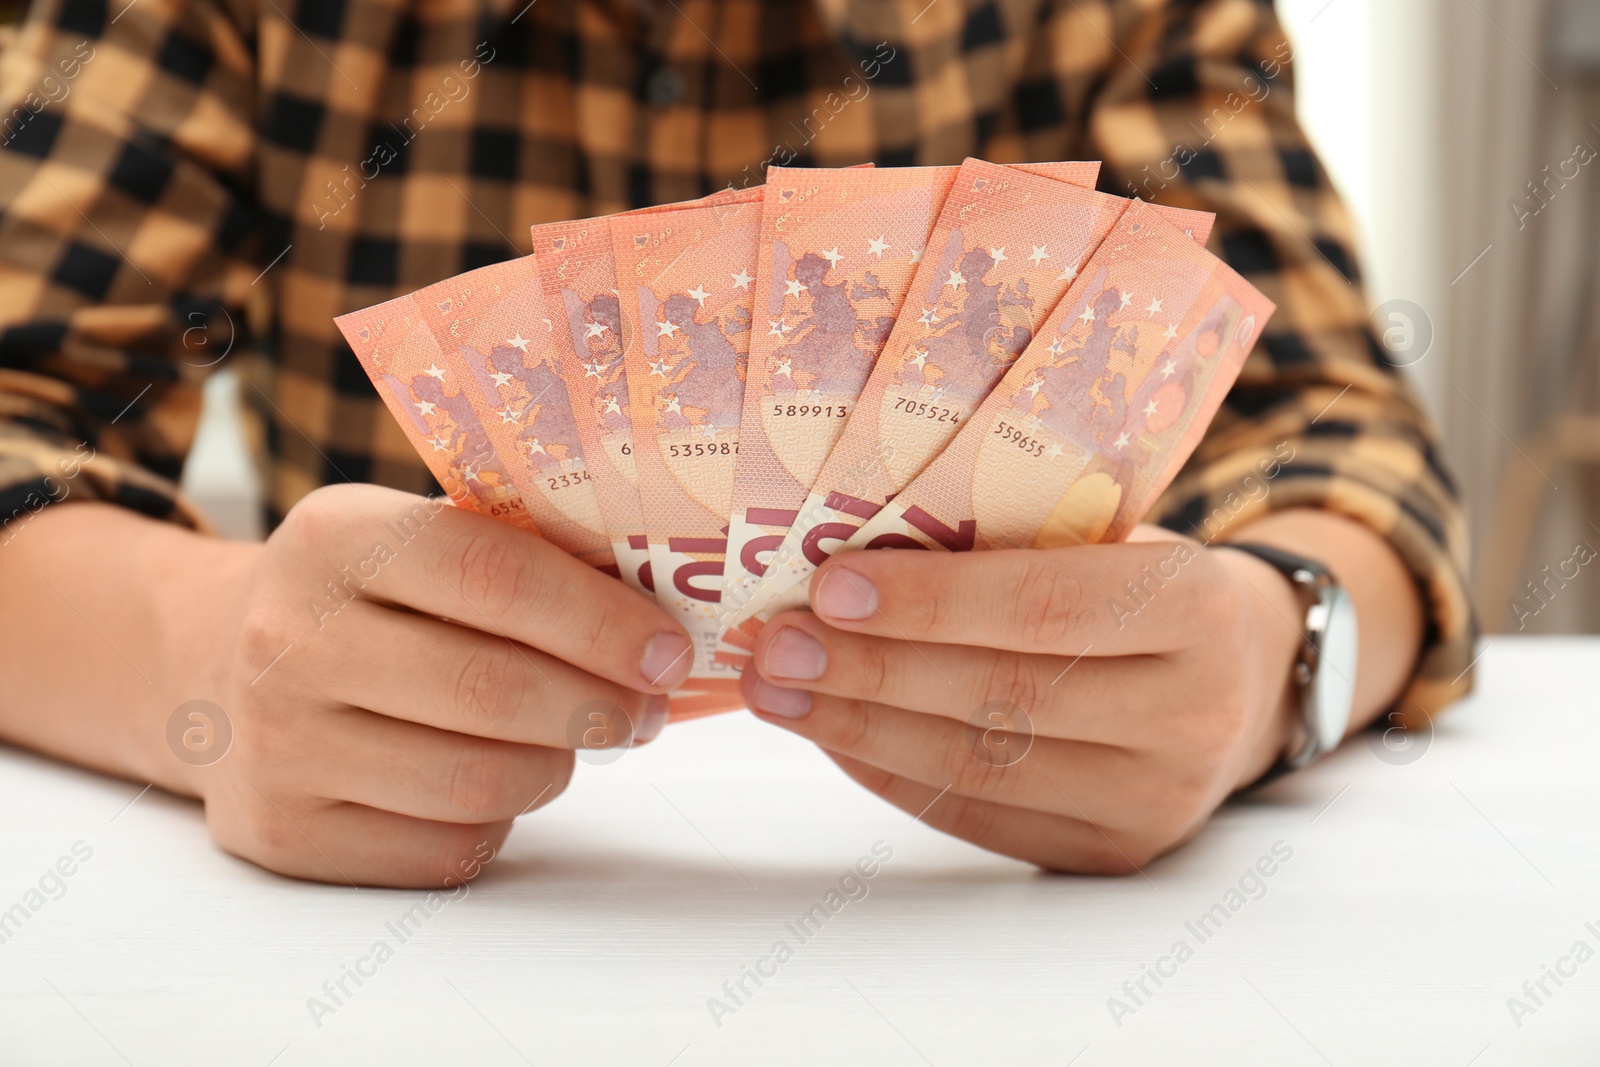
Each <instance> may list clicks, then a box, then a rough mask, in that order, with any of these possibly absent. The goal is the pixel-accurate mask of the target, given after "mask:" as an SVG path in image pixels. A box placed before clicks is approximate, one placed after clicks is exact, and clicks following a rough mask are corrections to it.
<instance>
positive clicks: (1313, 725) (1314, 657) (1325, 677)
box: [1227, 542, 1356, 781]
mask: <svg viewBox="0 0 1600 1067" xmlns="http://www.w3.org/2000/svg"><path fill="white" fill-rule="evenodd" d="M1227 547H1228V548H1235V549H1238V550H1239V551H1240V552H1248V553H1249V554H1250V555H1252V556H1255V557H1256V558H1257V559H1259V560H1262V561H1263V562H1265V563H1267V564H1268V565H1270V566H1272V567H1274V568H1276V569H1277V570H1278V572H1279V573H1281V574H1282V575H1283V576H1284V577H1285V578H1287V579H1289V581H1290V582H1291V583H1292V584H1293V585H1294V587H1295V591H1296V592H1297V593H1298V594H1299V596H1300V606H1301V608H1302V609H1303V610H1304V612H1305V622H1304V625H1303V630H1302V633H1303V636H1304V640H1302V641H1301V642H1300V656H1299V658H1298V659H1297V660H1296V661H1295V665H1294V672H1293V675H1292V676H1291V681H1292V683H1293V685H1294V687H1295V693H1296V696H1297V698H1298V700H1299V703H1300V716H1301V719H1302V721H1303V722H1304V725H1305V740H1304V741H1303V742H1302V743H1300V745H1299V747H1298V748H1297V749H1296V750H1295V751H1293V752H1288V753H1285V754H1284V755H1283V757H1282V758H1280V759H1279V760H1278V763H1277V765H1276V766H1274V767H1273V768H1272V770H1270V771H1268V772H1267V774H1266V775H1265V776H1264V777H1263V778H1262V781H1270V780H1271V779H1273V778H1276V777H1278V776H1279V775H1283V774H1287V773H1288V772H1290V771H1297V770H1299V769H1300V768H1302V767H1305V766H1308V765H1309V764H1311V763H1314V762H1315V761H1316V760H1318V759H1320V758H1321V757H1322V756H1325V755H1327V754H1328V753H1329V752H1332V751H1333V750H1334V749H1336V748H1338V747H1339V743H1340V742H1341V741H1343V740H1344V734H1345V730H1347V729H1348V728H1349V726H1350V711H1351V707H1352V706H1353V704H1354V703H1355V688H1356V686H1355V683H1356V607H1355V604H1354V603H1352V602H1351V600H1350V594H1349V593H1347V592H1346V591H1345V588H1344V586H1342V585H1340V584H1339V583H1338V581H1337V580H1336V579H1335V578H1334V576H1333V572H1331V571H1330V570H1328V568H1327V567H1325V566H1323V565H1322V564H1321V563H1318V562H1317V561H1316V560H1312V559H1306V558H1305V557H1303V556H1297V555H1295V554H1294V553H1292V552H1285V551H1283V550H1282V549H1281V548H1272V547H1270V546H1268V545H1257V544H1251V543H1248V542H1230V543H1229V544H1228V545H1227Z"/></svg>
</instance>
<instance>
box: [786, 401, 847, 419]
mask: <svg viewBox="0 0 1600 1067" xmlns="http://www.w3.org/2000/svg"><path fill="white" fill-rule="evenodd" d="M772 414H773V417H774V418H791V419H793V418H823V419H842V418H844V417H845V416H846V415H848V414H850V405H849V404H774V405H772Z"/></svg>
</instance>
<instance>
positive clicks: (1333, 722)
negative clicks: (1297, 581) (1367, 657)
mask: <svg viewBox="0 0 1600 1067" xmlns="http://www.w3.org/2000/svg"><path fill="white" fill-rule="evenodd" d="M1326 606H1327V612H1328V615H1327V620H1328V621H1327V626H1326V627H1325V629H1324V630H1323V632H1322V657H1321V658H1322V663H1321V667H1320V669H1319V670H1318V671H1317V683H1316V685H1317V692H1316V700H1317V740H1318V741H1319V742H1320V743H1321V746H1322V750H1323V751H1324V752H1328V751H1332V750H1333V749H1334V748H1336V747H1338V745H1339V742H1341V741H1343V740H1344V732H1345V730H1346V729H1347V728H1348V727H1349V725H1350V709H1351V707H1352V705H1353V704H1354V703H1355V689H1356V608H1355V605H1354V604H1352V603H1351V602H1350V597H1349V596H1348V595H1347V594H1346V593H1345V591H1344V590H1343V589H1342V588H1339V587H1338V586H1334V587H1333V588H1331V589H1329V590H1328V596H1327V604H1326Z"/></svg>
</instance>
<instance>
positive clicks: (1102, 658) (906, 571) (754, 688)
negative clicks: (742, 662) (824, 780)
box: [744, 516, 1415, 874]
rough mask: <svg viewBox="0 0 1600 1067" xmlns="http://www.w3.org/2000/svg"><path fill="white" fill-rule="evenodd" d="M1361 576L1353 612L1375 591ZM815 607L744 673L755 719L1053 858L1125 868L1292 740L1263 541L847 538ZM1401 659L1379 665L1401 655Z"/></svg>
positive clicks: (909, 806) (958, 818)
mask: <svg viewBox="0 0 1600 1067" xmlns="http://www.w3.org/2000/svg"><path fill="white" fill-rule="evenodd" d="M1328 519H1329V521H1331V522H1333V523H1336V524H1339V526H1340V527H1348V528H1349V530H1350V531H1355V533H1353V534H1349V533H1348V531H1345V530H1336V532H1337V533H1339V534H1340V535H1341V536H1345V535H1347V534H1348V536H1359V537H1366V538H1370V539H1371V540H1372V541H1373V542H1375V543H1377V539H1376V537H1375V535H1372V534H1370V533H1369V532H1367V531H1365V530H1364V528H1358V527H1356V526H1355V525H1354V524H1353V523H1349V522H1348V521H1347V520H1342V519H1337V518H1334V517H1331V516H1330V517H1328ZM1313 521H1315V520H1313ZM1262 525H1263V528H1265V526H1266V524H1265V523H1263V524H1262ZM1290 525H1291V526H1292V525H1293V522H1291V523H1290ZM1252 532H1254V531H1252ZM1367 548H1371V546H1370V545H1363V550H1365V549H1367ZM1377 551H1386V549H1385V548H1384V547H1383V546H1382V545H1381V543H1378V548H1377ZM1308 554H1309V553H1308ZM1334 555H1339V556H1341V557H1348V556H1349V553H1348V552H1340V553H1334ZM1335 562H1336V563H1337V562H1338V561H1335ZM1389 563H1390V565H1391V566H1393V567H1396V568H1397V567H1398V561H1395V560H1392V559H1391V560H1390V561H1389ZM1376 569H1380V570H1381V568H1376ZM1341 576H1342V575H1341ZM1382 577H1384V578H1389V579H1391V580H1392V578H1393V576H1392V575H1391V574H1390V573H1389V572H1388V571H1383V572H1382ZM1396 584H1397V585H1399V586H1402V587H1403V586H1404V585H1405V584H1406V583H1405V581H1404V574H1403V572H1400V580H1399V581H1398V582H1397V583H1396ZM1354 592H1355V594H1356V596H1357V601H1358V608H1359V607H1360V606H1361V601H1363V600H1369V599H1370V598H1369V597H1368V596H1367V592H1366V591H1365V590H1364V589H1363V588H1357V589H1355V590H1354ZM811 603H812V607H813V610H814V611H815V614H814V615H813V614H810V613H806V612H789V613H786V614H784V615H781V616H778V617H777V618H775V619H773V620H772V621H771V622H770V623H769V624H768V625H767V626H766V628H765V629H764V630H763V631H762V633H761V637H760V639H759V640H758V642H757V644H756V647H755V658H754V660H753V667H754V669H747V670H746V671H745V677H744V693H745V696H746V698H747V699H748V700H749V702H750V706H751V707H752V708H753V709H755V710H756V712H757V714H758V715H759V716H760V717H761V718H763V719H765V720H766V721H768V722H771V723H773V724H775V725H779V726H782V727H784V728H785V729H788V730H790V731H792V732H794V733H797V734H799V735H801V736H802V737H806V738H809V739H810V740H812V741H814V742H816V743H817V744H818V745H819V746H821V747H822V748H823V749H824V750H825V751H826V752H827V753H828V754H829V755H830V756H831V757H832V758H833V759H834V760H835V762H837V763H838V764H839V765H840V766H841V767H842V768H843V769H844V770H845V772H846V773H848V774H849V775H850V776H851V777H853V778H855V779H856V780H857V781H858V782H860V783H861V784H862V785H864V786H866V787H867V788H868V789H870V790H872V791H873V792H875V793H877V794H879V795H880V796H882V797H884V798H885V799H886V800H888V801H890V802H891V803H893V804H895V805H897V806H899V807H901V808H903V809H905V810H906V811H908V812H911V813H913V814H916V813H920V814H921V817H922V821H924V822H926V823H928V824H929V825H932V826H935V827H938V828H940V829H942V830H945V831H946V832H948V833H951V834H954V835H955V836H957V837H961V838H964V839H966V840H969V841H972V842H974V843H975V844H978V845H981V846H983V847H985V848H988V849H991V850H993V851H996V852H1001V853H1004V854H1006V855H1009V856H1015V857H1017V858H1020V859H1025V860H1029V861H1031V862H1034V863H1037V864H1039V865H1041V866H1044V867H1048V868H1052V869H1058V870H1067V871H1078V872H1086V873H1108V874H1109V873H1117V874H1125V873H1131V872H1132V871H1134V870H1136V869H1138V868H1140V867H1142V866H1143V865H1144V864H1146V863H1147V862H1149V861H1150V860H1151V859H1153V858H1154V857H1156V856H1159V855H1161V854H1162V853H1164V852H1167V851H1168V850H1170V849H1172V848H1175V847H1176V846H1178V845H1179V844H1181V843H1182V842H1184V841H1185V840H1187V839H1188V838H1189V837H1191V836H1192V835H1193V834H1194V833H1196V832H1197V831H1198V830H1199V828H1200V827H1201V826H1202V825H1203V824H1204V823H1205V821H1206V820H1207V819H1208V818H1209V817H1210V815H1211V813H1212V812H1213V811H1214V810H1215V809H1216V808H1217V806H1218V805H1219V804H1220V803H1221V802H1222V801H1223V800H1224V799H1225V798H1226V797H1227V796H1228V794H1229V793H1231V792H1233V791H1234V790H1236V789H1238V788H1239V787H1241V786H1243V785H1246V784H1248V783H1250V782H1251V781H1253V780H1255V779H1256V778H1257V777H1259V776H1260V775H1261V774H1262V773H1264V772H1265V771H1266V770H1267V769H1268V768H1269V767H1271V765H1272V764H1273V762H1274V761H1275V760H1276V759H1277V757H1278V756H1279V755H1280V754H1281V753H1282V752H1283V751H1284V750H1285V748H1286V746H1287V745H1288V744H1289V743H1290V741H1291V739H1292V737H1293V736H1294V734H1295V729H1296V727H1295V716H1294V715H1292V714H1291V713H1290V709H1291V703H1290V701H1289V700H1288V699H1287V697H1288V689H1289V687H1288V679H1289V672H1290V669H1291V667H1292V665H1293V663H1294V661H1295V657H1296V651H1297V648H1298V644H1299V641H1300V640H1301V637H1300V633H1299V629H1298V628H1299V627H1300V625H1301V624H1302V619H1303V613H1302V610H1301V608H1300V605H1299V601H1298V600H1297V598H1296V596H1295V594H1294V590H1293V588H1292V586H1291V585H1290V584H1289V583H1288V581H1287V580H1286V579H1285V578H1283V577H1282V576H1281V575H1279V574H1278V572H1277V571H1275V570H1274V569H1272V568H1271V567H1269V566H1268V565H1267V564H1265V563H1263V562H1261V561H1260V560H1258V559H1256V558H1255V557H1253V556H1248V555H1246V554H1244V553H1241V552H1234V551H1230V550H1228V549H1226V548H1225V547H1221V548H1206V547H1203V546H1201V545H1200V544H1198V543H1197V542H1194V541H1189V540H1184V539H1179V538H1177V536H1176V535H1174V534H1171V533H1168V532H1167V531H1164V530H1157V529H1154V528H1148V527H1145V528H1141V529H1140V530H1139V531H1137V532H1136V534H1135V536H1134V537H1133V538H1132V539H1131V540H1130V541H1129V542H1128V543H1126V544H1116V545H1087V546H1081V547H1073V548H1064V549H1050V550H1023V551H1000V552H981V553H965V554H957V555H949V554H943V553H934V552H910V551H876V552H853V553H849V554H846V555H840V556H836V557H835V558H834V559H832V560H831V561H829V563H828V564H827V565H825V566H824V567H823V568H822V569H820V570H819V571H818V573H817V574H816V575H815V576H814V577H813V579H812V583H811ZM1412 611H1413V614H1414V613H1415V608H1413V609H1412ZM1397 613H1398V614H1401V615H1403V614H1404V612H1403V611H1399V610H1398V609H1397ZM1376 629H1382V627H1377V628H1376ZM1412 640H1413V644H1412V646H1411V647H1412V648H1413V649H1414V648H1415V644H1414V641H1415V638H1414V637H1413V638H1412ZM1393 643H1394V644H1395V645H1396V646H1397V647H1403V646H1404V643H1405V642H1404V641H1403V640H1399V639H1397V640H1395V641H1394V642H1393ZM1367 651H1368V647H1367V642H1366V640H1365V639H1363V642H1362V652H1363V654H1365V653H1366V652H1367ZM1399 654H1400V655H1402V656H1406V657H1407V658H1405V659H1404V660H1402V665H1401V666H1400V667H1399V668H1398V669H1397V670H1389V671H1388V672H1387V674H1393V675H1395V676H1397V677H1399V676H1401V675H1403V672H1404V671H1405V670H1406V669H1407V666H1408V665H1409V662H1410V660H1409V655H1410V653H1407V652H1404V651H1401V652H1400V653H1399ZM1376 673H1377V676H1378V678H1379V679H1380V680H1379V682H1378V684H1379V685H1380V686H1381V685H1384V684H1391V683H1390V679H1389V678H1388V677H1387V676H1386V672H1385V669H1384V668H1382V667H1380V668H1379V669H1378V670H1377V672H1376ZM1392 684H1398V683H1392ZM1390 695H1391V696H1392V694H1390ZM1365 699H1366V702H1367V703H1369V704H1373V705H1374V707H1373V708H1372V709H1371V710H1376V704H1377V702H1378V701H1377V700H1376V699H1375V698H1372V697H1370V696H1368V697H1366V698H1365ZM1358 714H1360V715H1363V716H1365V715H1367V714H1369V712H1368V711H1366V710H1362V709H1358Z"/></svg>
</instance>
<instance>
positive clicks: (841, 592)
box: [816, 567, 878, 622]
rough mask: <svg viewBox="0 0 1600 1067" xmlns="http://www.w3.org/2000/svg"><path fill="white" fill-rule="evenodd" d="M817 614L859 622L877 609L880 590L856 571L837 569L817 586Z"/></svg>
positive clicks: (824, 576) (825, 576) (843, 568)
mask: <svg viewBox="0 0 1600 1067" xmlns="http://www.w3.org/2000/svg"><path fill="white" fill-rule="evenodd" d="M816 602H817V613H818V614H820V615H822V616H823V617H825V618H830V619H840V620H843V621H846V622H859V621H861V620H862V619H866V618H871V617H872V613H873V612H875V611H877V610H878V590H877V589H875V588H874V587H873V585H872V583H871V582H869V581H867V580H866V579H865V578H863V577H862V576H861V575H859V574H857V573H856V572H855V571H852V570H849V569H847V568H845V567H835V568H833V570H831V571H829V572H828V573H827V574H825V575H823V578H822V584H821V585H820V586H818V587H817V593H816Z"/></svg>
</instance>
